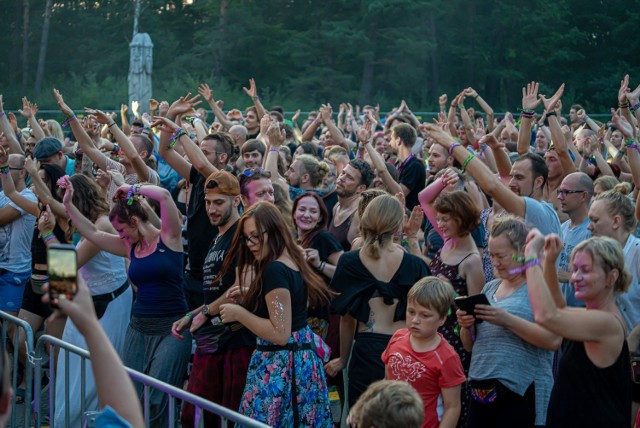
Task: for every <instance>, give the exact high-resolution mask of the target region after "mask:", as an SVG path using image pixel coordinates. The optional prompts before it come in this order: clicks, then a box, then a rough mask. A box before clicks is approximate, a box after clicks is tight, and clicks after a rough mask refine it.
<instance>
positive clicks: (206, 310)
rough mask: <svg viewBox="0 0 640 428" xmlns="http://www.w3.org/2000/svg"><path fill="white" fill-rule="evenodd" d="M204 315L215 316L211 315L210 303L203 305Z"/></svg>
mask: <svg viewBox="0 0 640 428" xmlns="http://www.w3.org/2000/svg"><path fill="white" fill-rule="evenodd" d="M202 315H204V316H205V317H207V318H209V319H211V318H213V315H211V314H210V313H209V305H204V306H203V307H202Z"/></svg>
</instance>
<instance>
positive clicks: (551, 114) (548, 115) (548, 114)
mask: <svg viewBox="0 0 640 428" xmlns="http://www.w3.org/2000/svg"><path fill="white" fill-rule="evenodd" d="M551 116H556V117H557V116H558V114H557V113H556V112H555V111H550V112H548V113H547V117H551Z"/></svg>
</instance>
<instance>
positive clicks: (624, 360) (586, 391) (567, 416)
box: [547, 340, 631, 428]
mask: <svg viewBox="0 0 640 428" xmlns="http://www.w3.org/2000/svg"><path fill="white" fill-rule="evenodd" d="M630 426H631V361H630V358H629V347H628V346H627V341H626V340H625V341H624V344H623V345H622V351H620V355H618V358H617V359H616V361H615V362H614V363H613V364H612V365H610V366H609V367H606V368H602V369H601V368H599V367H596V366H595V365H594V364H593V363H592V362H591V360H589V357H588V355H587V352H586V351H585V349H584V343H583V342H574V341H571V340H565V341H564V343H563V347H562V356H561V357H560V363H559V368H558V376H557V378H556V381H555V384H554V386H553V391H552V392H551V399H550V401H549V410H548V413H547V427H548V428H552V427H563V428H566V427H581V428H584V427H594V428H595V427H598V428H603V427H607V428H614V427H620V428H628V427H630Z"/></svg>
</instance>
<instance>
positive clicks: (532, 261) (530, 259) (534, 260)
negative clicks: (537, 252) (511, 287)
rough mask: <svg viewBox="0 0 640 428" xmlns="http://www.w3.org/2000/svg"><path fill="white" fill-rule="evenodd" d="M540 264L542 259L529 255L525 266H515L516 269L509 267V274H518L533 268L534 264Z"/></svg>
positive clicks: (525, 260)
mask: <svg viewBox="0 0 640 428" xmlns="http://www.w3.org/2000/svg"><path fill="white" fill-rule="evenodd" d="M539 265H540V260H538V258H537V257H528V258H526V259H524V266H522V267H519V268H515V269H509V274H511V275H517V274H519V273H523V272H525V271H526V270H527V269H529V268H532V267H534V266H539Z"/></svg>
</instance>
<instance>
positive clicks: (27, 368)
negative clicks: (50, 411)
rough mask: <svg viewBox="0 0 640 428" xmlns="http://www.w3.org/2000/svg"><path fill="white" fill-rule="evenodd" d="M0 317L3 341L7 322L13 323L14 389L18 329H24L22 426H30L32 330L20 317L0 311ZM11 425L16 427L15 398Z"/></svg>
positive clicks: (12, 362) (4, 340)
mask: <svg viewBox="0 0 640 428" xmlns="http://www.w3.org/2000/svg"><path fill="white" fill-rule="evenodd" d="M0 319H1V320H2V333H1V337H0V339H2V341H3V343H7V336H8V332H9V324H13V325H14V331H13V341H12V342H13V358H11V373H12V375H11V386H12V387H13V390H14V391H17V390H18V370H19V363H20V359H19V351H18V349H19V344H20V330H21V329H22V330H23V331H24V337H25V342H26V343H25V346H26V348H25V352H26V356H27V358H26V361H25V364H24V384H25V388H24V390H25V392H24V401H23V403H24V406H23V407H24V426H25V427H29V426H31V419H32V417H31V396H32V394H33V363H32V362H31V361H30V360H31V359H32V358H33V355H34V353H33V351H34V349H33V331H32V330H31V326H30V325H29V323H28V322H26V321H24V320H21V319H20V318H17V317H14V316H12V315H9V314H8V313H6V312H2V311H0ZM11 406H12V407H11V427H13V428H18V425H17V423H16V422H17V420H18V419H17V418H18V413H17V412H16V407H17V404H16V400H13V402H12V404H11Z"/></svg>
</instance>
